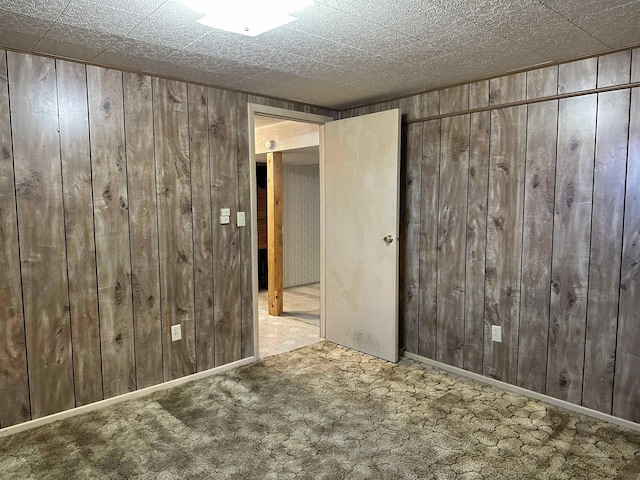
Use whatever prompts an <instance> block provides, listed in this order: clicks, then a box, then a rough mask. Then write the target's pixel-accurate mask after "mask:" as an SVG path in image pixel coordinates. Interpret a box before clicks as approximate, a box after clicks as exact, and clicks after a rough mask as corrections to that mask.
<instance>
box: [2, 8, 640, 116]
mask: <svg viewBox="0 0 640 480" xmlns="http://www.w3.org/2000/svg"><path fill="white" fill-rule="evenodd" d="M229 1H233V0H229ZM295 16H297V17H298V20H296V21H294V22H292V23H290V24H288V25H286V26H284V27H280V28H278V29H275V30H272V31H270V32H267V33H264V34H262V35H260V36H258V37H255V38H252V37H244V36H241V35H236V34H232V33H223V32H221V31H218V30H213V29H210V28H208V27H205V26H204V25H201V24H199V23H197V19H198V17H199V15H198V14H197V13H195V12H193V11H190V10H189V9H188V8H186V7H184V6H183V5H182V4H181V3H180V2H179V1H177V0H0V46H4V47H6V48H12V49H18V50H24V51H32V52H35V53H44V54H50V55H55V56H61V57H65V58H70V59H75V60H80V61H86V62H90V63H94V64H100V65H105V66H112V67H116V68H123V69H128V70H136V71H143V72H147V73H151V74H155V75H160V76H167V77H174V78H180V79H184V80H190V81H195V82H202V83H206V84H210V85H215V86H220V87H225V88H230V89H234V90H241V91H246V92H251V93H256V94H262V95H268V96H274V97H280V98H286V99H290V100H299V101H303V102H308V103H313V104H317V105H322V106H326V107H331V108H346V107H350V106H353V105H357V104H363V103H368V102H372V101H377V100H383V99H386V98H391V97H397V96H401V95H406V94H410V93H414V92H417V91H420V90H426V89H430V88H437V87H442V86H446V85H451V84H455V83H460V82H466V81H470V80H474V79H478V78H486V77H490V76H495V75H501V74H504V73H507V72H509V71H513V70H516V69H520V68H524V67H529V66H533V65H539V64H543V63H548V62H557V61H563V60H571V59H573V58H576V57H580V56H585V55H591V54H596V53H600V52H605V51H608V50H612V49H617V48H622V47H626V46H631V45H637V44H639V43H640V0H635V1H629V0H540V1H539V0H511V1H508V0H430V1H419V0H375V1H370V0H317V1H316V2H315V3H314V4H313V5H312V6H310V7H308V8H306V9H304V10H301V11H299V12H297V13H296V14H295Z"/></svg>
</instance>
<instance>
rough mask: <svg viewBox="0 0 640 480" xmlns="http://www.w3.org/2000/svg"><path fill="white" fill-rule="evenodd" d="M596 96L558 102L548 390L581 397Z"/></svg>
mask: <svg viewBox="0 0 640 480" xmlns="http://www.w3.org/2000/svg"><path fill="white" fill-rule="evenodd" d="M596 107H597V97H596V95H588V96H584V97H576V98H571V99H566V100H561V101H560V111H559V115H558V161H557V167H556V194H555V215H556V218H555V222H554V231H553V260H552V273H551V286H552V289H551V307H550V308H551V310H550V322H551V324H550V328H549V358H548V365H547V394H549V395H552V396H554V397H556V398H560V399H562V400H567V401H569V402H572V403H577V404H579V403H580V402H581V400H582V377H583V366H584V348H585V344H584V338H585V327H586V316H587V288H588V281H589V280H588V276H589V239H590V235H591V202H592V188H593V162H594V144H595V141H594V140H595V134H596Z"/></svg>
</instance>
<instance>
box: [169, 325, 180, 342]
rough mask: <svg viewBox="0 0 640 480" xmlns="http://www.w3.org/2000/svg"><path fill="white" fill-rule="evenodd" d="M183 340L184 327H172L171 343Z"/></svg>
mask: <svg viewBox="0 0 640 480" xmlns="http://www.w3.org/2000/svg"><path fill="white" fill-rule="evenodd" d="M178 340H182V325H180V324H178V325H171V341H172V342H177V341H178Z"/></svg>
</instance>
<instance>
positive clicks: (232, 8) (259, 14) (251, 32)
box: [182, 0, 313, 37]
mask: <svg viewBox="0 0 640 480" xmlns="http://www.w3.org/2000/svg"><path fill="white" fill-rule="evenodd" d="M182 3H183V4H184V5H185V6H186V7H187V8H190V9H191V10H194V11H196V12H198V13H202V14H203V17H202V18H200V19H199V20H198V22H200V23H202V24H203V25H207V26H208V27H213V28H217V29H219V30H225V31H227V32H233V33H239V34H240V35H247V36H249V37H256V36H258V35H260V34H261V33H264V32H266V31H269V30H273V29H274V28H277V27H280V26H282V25H286V24H287V23H289V22H292V21H294V20H296V17H293V16H291V13H293V12H295V11H297V10H301V9H303V8H305V7H308V6H309V5H311V4H312V3H313V1H312V0H270V1H265V0H182Z"/></svg>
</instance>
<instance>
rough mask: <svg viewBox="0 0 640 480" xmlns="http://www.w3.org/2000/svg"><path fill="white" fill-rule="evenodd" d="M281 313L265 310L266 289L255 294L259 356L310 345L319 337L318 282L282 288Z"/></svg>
mask: <svg viewBox="0 0 640 480" xmlns="http://www.w3.org/2000/svg"><path fill="white" fill-rule="evenodd" d="M283 301H284V312H283V314H282V316H279V317H273V316H271V315H269V313H268V305H267V291H266V290H263V291H261V292H260V293H259V294H258V312H259V314H260V327H259V331H260V343H259V348H260V357H262V358H264V357H268V356H270V355H276V354H278V353H283V352H288V351H290V350H293V349H296V348H300V347H304V346H306V345H311V344H313V343H316V342H319V341H320V340H321V339H320V336H319V335H320V284H319V283H314V284H311V285H302V286H300V287H292V288H285V289H284V298H283Z"/></svg>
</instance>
